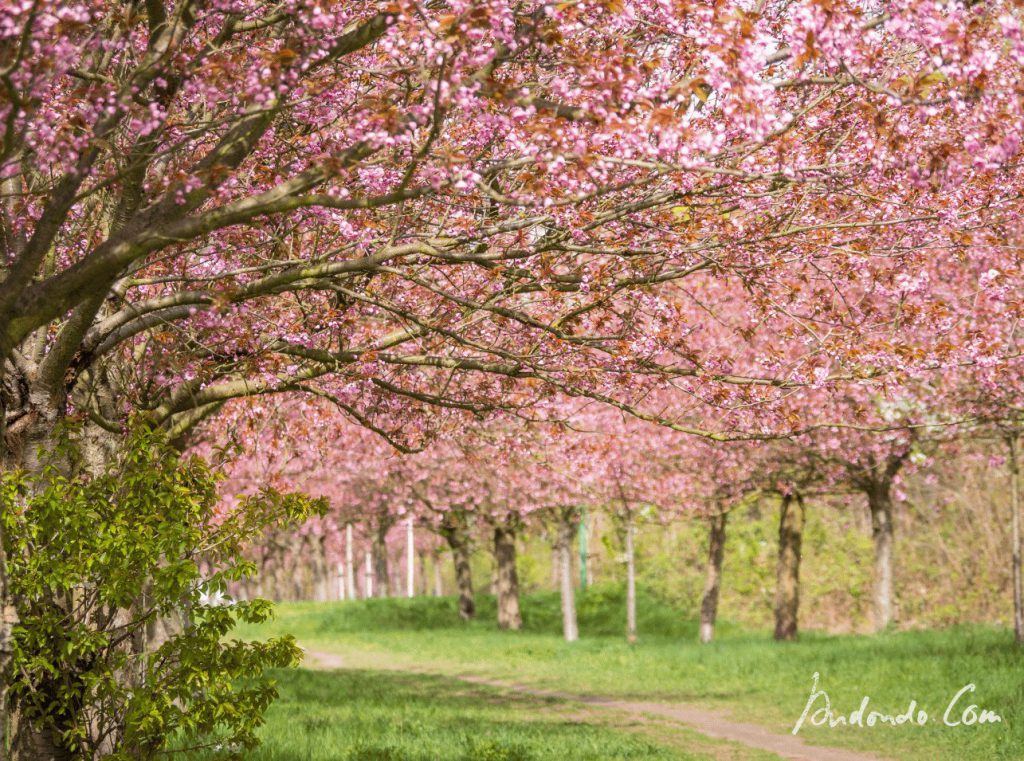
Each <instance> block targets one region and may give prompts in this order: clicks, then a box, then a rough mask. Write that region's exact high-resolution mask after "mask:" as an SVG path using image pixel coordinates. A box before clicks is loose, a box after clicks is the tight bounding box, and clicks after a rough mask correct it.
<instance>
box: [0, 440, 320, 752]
mask: <svg viewBox="0 0 1024 761" xmlns="http://www.w3.org/2000/svg"><path fill="white" fill-rule="evenodd" d="M61 461H62V462H64V463H67V462H69V461H70V460H69V458H68V457H66V456H62V458H61ZM66 470H67V468H57V467H55V466H52V465H51V466H47V467H46V468H45V469H44V470H43V471H42V472H41V473H38V474H26V473H7V474H4V475H3V476H2V477H0V520H2V521H3V540H4V549H5V550H6V555H7V578H8V579H9V584H10V592H11V595H12V598H13V599H14V602H15V606H16V609H17V612H18V617H19V619H20V622H19V623H18V624H17V626H16V627H15V630H14V634H13V640H14V641H13V647H14V655H13V662H12V664H11V666H10V672H9V673H7V674H2V675H0V678H4V679H7V680H8V684H9V685H10V689H9V693H8V699H9V701H10V706H9V708H11V709H13V710H12V712H11V713H12V715H16V716H18V724H17V726H16V727H14V730H15V734H16V735H17V734H19V733H20V734H21V735H22V736H23V737H24V736H25V735H26V734H28V733H35V736H36V737H38V736H39V735H40V734H43V735H47V736H49V737H50V738H51V740H50V742H52V743H53V744H54V745H56V746H62V747H63V748H64V749H65V750H67V751H71V752H72V753H73V754H75V755H78V756H84V757H89V758H95V757H101V758H109V759H116V760H119V759H128V758H131V759H139V758H148V757H151V756H153V755H155V754H157V753H160V752H166V751H170V750H173V749H174V748H184V747H193V748H194V747H208V748H212V749H215V750H218V751H219V752H220V753H222V754H223V755H225V756H229V757H239V756H240V755H241V754H242V753H243V752H244V751H245V750H246V749H247V748H251V747H253V746H254V745H255V744H256V742H257V741H256V734H255V730H256V728H257V727H258V726H259V725H260V724H261V723H262V716H263V712H264V711H265V710H266V708H267V707H268V705H269V704H270V703H271V701H272V700H273V699H274V698H275V696H276V691H275V688H274V685H273V683H272V681H271V680H269V679H267V678H265V677H264V675H263V672H264V669H266V668H268V667H271V666H276V667H283V666H289V665H294V664H295V663H296V662H297V660H298V658H299V650H298V648H297V646H296V645H295V642H294V640H293V639H292V638H291V637H287V636H286V637H281V638H278V639H272V640H269V641H266V642H262V643H255V642H241V641H238V640H231V641H228V640H226V635H228V634H229V633H230V632H231V630H232V629H233V628H234V626H235V625H236V623H238V622H245V623H258V622H261V621H264V620H265V619H267V618H268V617H269V616H270V614H271V606H270V603H268V602H267V601H265V600H254V601H250V602H239V603H234V604H226V605H211V604H209V600H210V598H209V596H208V595H210V594H217V593H221V594H223V593H224V592H225V590H226V588H227V584H228V583H229V582H230V581H231V580H235V579H238V578H240V577H242V576H244V575H247V574H249V573H251V572H253V571H254V568H253V567H252V565H251V564H250V563H247V562H244V561H242V560H240V558H241V549H242V547H243V545H244V544H245V543H246V542H247V541H249V540H251V539H253V538H254V537H256V536H258V535H259V533H260V532H261V531H262V530H263V529H264V528H265V527H266V526H267V525H268V524H269V523H272V522H280V521H284V520H299V519H302V518H304V517H306V516H308V515H309V513H310V512H311V511H313V510H316V509H320V508H321V507H322V505H321V503H319V502H317V501H312V500H310V499H308V498H305V497H301V496H298V495H281V494H278V493H274V492H270V491H267V492H264V493H262V494H260V495H258V496H257V497H255V498H251V499H244V500H242V501H241V502H240V503H239V504H238V505H237V506H235V507H234V508H233V509H230V510H227V511H221V512H218V505H219V499H218V494H217V488H216V485H217V480H218V479H217V476H216V475H215V473H214V472H213V471H212V470H211V469H210V467H209V466H208V465H207V464H206V463H205V462H203V461H202V460H201V459H199V458H189V459H182V458H180V457H179V456H178V455H177V454H176V453H175V452H174V451H173V450H171V449H170V448H169V447H168V446H167V445H166V444H165V443H164V442H163V441H162V440H161V438H160V437H159V436H157V435H156V434H153V433H149V432H145V431H141V430H139V431H136V432H134V433H132V434H131V435H130V436H129V437H128V438H127V441H126V442H125V445H124V446H123V448H122V451H121V452H120V454H119V455H118V456H117V457H116V458H115V459H114V461H113V462H111V463H110V465H109V467H107V468H106V469H105V470H104V471H103V472H102V473H100V474H98V475H95V476H93V477H90V476H87V475H85V474H72V475H67V474H66V472H65V471H66ZM169 621H177V622H178V624H177V626H175V627H171V630H170V633H169V634H167V635H166V636H165V637H161V638H160V639H162V640H163V641H162V642H161V641H158V640H157V638H156V637H155V634H154V633H155V632H156V631H157V630H158V629H160V628H161V627H164V631H165V632H166V631H167V629H166V624H167V622H169ZM14 742H15V743H17V742H18V740H17V738H15V740H14Z"/></svg>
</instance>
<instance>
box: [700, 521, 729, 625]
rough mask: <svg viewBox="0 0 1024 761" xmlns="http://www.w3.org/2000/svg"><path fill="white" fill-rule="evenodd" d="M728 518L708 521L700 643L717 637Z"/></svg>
mask: <svg viewBox="0 0 1024 761" xmlns="http://www.w3.org/2000/svg"><path fill="white" fill-rule="evenodd" d="M727 518H728V513H718V514H717V515H712V516H711V518H710V519H709V520H708V565H707V573H706V575H705V578H704V597H703V599H702V600H701V602H700V641H701V642H703V643H705V644H707V643H708V642H711V640H712V639H714V637H715V619H716V618H717V617H718V595H719V592H720V590H721V588H722V558H723V556H724V555H725V524H726V520H727Z"/></svg>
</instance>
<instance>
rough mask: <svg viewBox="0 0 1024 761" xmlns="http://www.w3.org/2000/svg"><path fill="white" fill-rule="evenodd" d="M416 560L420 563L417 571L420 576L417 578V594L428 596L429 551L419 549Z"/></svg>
mask: <svg viewBox="0 0 1024 761" xmlns="http://www.w3.org/2000/svg"><path fill="white" fill-rule="evenodd" d="M416 562H417V564H418V565H419V568H418V570H417V573H419V578H418V579H416V594H418V595H419V596H420V597H426V596H427V552H426V550H419V551H417V553H416Z"/></svg>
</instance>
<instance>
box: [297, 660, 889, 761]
mask: <svg viewBox="0 0 1024 761" xmlns="http://www.w3.org/2000/svg"><path fill="white" fill-rule="evenodd" d="M306 654H307V656H309V658H311V659H312V660H313V661H314V662H315V666H316V667H319V668H326V669H341V668H349V667H352V666H353V664H350V663H347V662H346V660H345V658H344V656H341V655H338V654H337V653H326V652H320V651H316V650H307V651H306ZM363 665H364V664H360V667H362V666H363ZM373 668H381V669H382V670H393V671H410V670H411V669H409V668H407V667H402V666H388V665H381V664H378V663H374V664H373ZM416 672H417V673H433V672H429V671H425V670H420V669H416ZM453 678H455V679H458V680H460V681H463V682H467V683H469V684H477V685H482V686H486V687H496V688H499V689H503V690H508V691H509V692H516V693H519V694H521V695H530V696H532V697H541V698H556V699H559V700H566V701H571V702H574V703H582V704H583V705H587V706H593V707H595V708H599V709H606V710H609V711H619V712H622V713H626V714H628V715H630V716H632V717H634V718H636V719H639V720H645V719H646V720H649V719H650V718H651V717H658V718H659V719H661V720H668V721H670V722H673V723H677V724H681V725H683V726H685V727H687V728H689V729H693V730H696V731H697V732H699V733H700V734H702V735H706V736H707V737H713V738H716V739H719V740H728V741H730V742H734V743H740V744H741V745H746V746H748V747H750V748H756V749H757V750H763V751H768V752H770V753H775V754H776V755H778V756H779V757H780V758H784V759H787V760H788V761H887V759H884V758H883V757H881V756H876V755H873V754H870V753H864V752H861V751H852V750H845V749H843V748H833V747H824V746H820V745H810V744H809V743H806V742H804V740H803V738H801V737H799V736H794V735H791V734H786V735H780V734H778V733H776V732H772V731H771V730H769V729H765V728H764V727H762V726H760V725H757V724H748V723H746V722H741V721H734V720H732V719H729V718H727V717H726V716H725V715H724V714H723V713H721V712H719V711H714V710H709V709H707V708H698V707H696V706H691V705H685V704H682V703H660V702H651V701H635V700H623V699H619V698H612V697H606V696H601V695H580V694H576V693H569V692H558V691H554V690H543V689H540V688H536V687H525V686H523V685H519V684H513V683H511V682H504V681H501V680H498V679H485V678H483V677H476V676H466V675H459V676H456V677H453Z"/></svg>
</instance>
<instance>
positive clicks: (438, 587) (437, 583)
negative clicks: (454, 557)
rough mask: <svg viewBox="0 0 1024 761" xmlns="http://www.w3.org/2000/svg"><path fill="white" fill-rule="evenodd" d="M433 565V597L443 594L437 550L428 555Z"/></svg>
mask: <svg viewBox="0 0 1024 761" xmlns="http://www.w3.org/2000/svg"><path fill="white" fill-rule="evenodd" d="M430 561H431V563H432V564H433V566H434V597H443V596H444V582H443V579H442V578H441V553H440V552H439V551H437V550H435V551H434V553H433V554H432V555H431V556H430Z"/></svg>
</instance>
